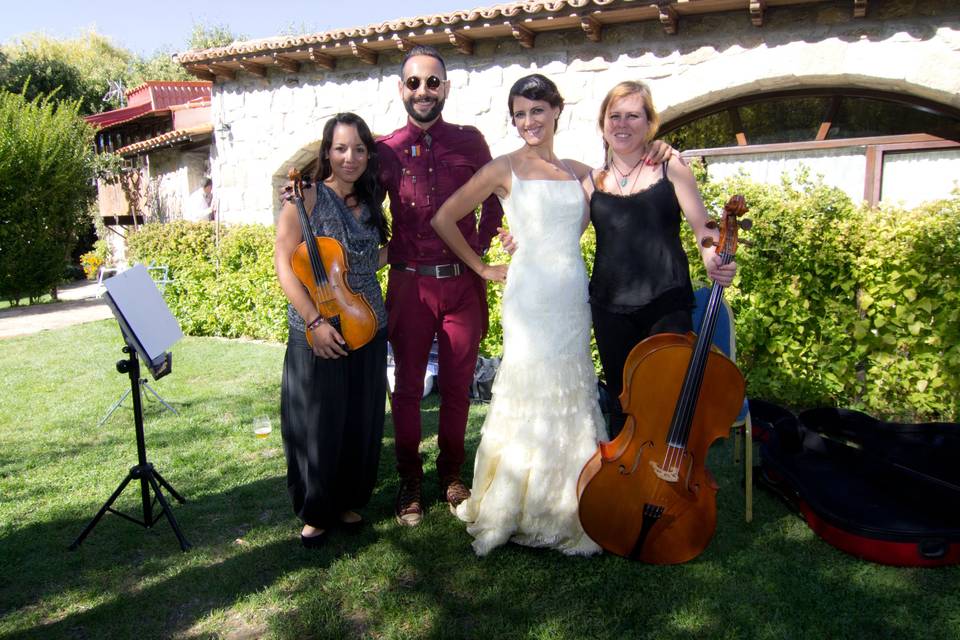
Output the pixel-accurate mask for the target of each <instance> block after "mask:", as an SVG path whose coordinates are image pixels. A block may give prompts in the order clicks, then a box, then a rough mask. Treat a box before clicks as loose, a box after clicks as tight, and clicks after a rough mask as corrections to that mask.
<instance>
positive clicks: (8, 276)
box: [0, 91, 94, 303]
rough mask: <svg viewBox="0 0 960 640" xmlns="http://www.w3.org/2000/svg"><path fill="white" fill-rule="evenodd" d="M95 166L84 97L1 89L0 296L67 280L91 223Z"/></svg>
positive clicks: (32, 293)
mask: <svg viewBox="0 0 960 640" xmlns="http://www.w3.org/2000/svg"><path fill="white" fill-rule="evenodd" d="M93 167H94V153H93V130H92V129H91V128H90V126H89V125H87V123H86V122H84V120H83V118H82V117H81V116H80V103H79V101H73V102H70V101H60V102H56V101H54V100H52V99H50V97H39V96H38V97H35V98H33V99H32V100H28V99H27V98H25V97H24V96H23V95H21V94H17V93H8V92H4V91H0V296H2V297H4V298H6V299H8V300H10V301H11V302H12V303H16V301H17V300H19V299H20V298H30V299H31V301H33V300H35V299H37V298H39V297H40V296H41V295H42V294H44V293H47V292H49V291H50V290H51V289H54V288H55V287H56V285H57V284H58V283H59V282H60V281H61V279H62V278H63V275H64V272H65V268H66V265H67V261H68V259H69V256H70V252H71V250H72V248H73V246H74V244H75V243H76V241H77V235H78V233H79V232H80V230H82V229H83V227H84V225H85V224H86V223H87V222H88V219H87V217H86V211H87V207H88V206H89V205H90V203H91V202H92V200H93V195H94V193H93V189H92V188H91V178H92V176H93ZM54 290H55V289H54Z"/></svg>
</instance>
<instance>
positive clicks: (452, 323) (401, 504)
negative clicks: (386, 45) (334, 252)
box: [377, 45, 503, 526]
mask: <svg viewBox="0 0 960 640" xmlns="http://www.w3.org/2000/svg"><path fill="white" fill-rule="evenodd" d="M399 90H400V99H401V100H402V101H403V105H404V107H405V108H406V110H407V114H408V116H409V117H408V118H407V123H406V125H405V126H403V127H401V128H400V129H397V130H396V131H394V132H393V133H391V134H390V135H387V136H384V137H382V138H380V139H379V140H378V141H377V151H378V153H379V156H380V168H381V170H380V181H381V185H382V186H383V188H384V190H385V191H386V192H387V194H388V195H389V196H390V212H391V215H392V218H393V225H392V237H391V240H390V244H389V262H390V275H389V283H388V285H387V298H386V306H387V313H388V332H389V333H388V335H389V340H390V344H391V346H392V348H393V354H394V360H395V363H396V370H395V373H396V377H395V381H396V382H395V385H394V390H393V394H392V396H391V404H392V413H393V423H394V429H395V432H396V452H397V470H398V471H399V473H400V491H399V494H398V496H397V502H396V506H395V515H396V520H397V522H398V523H399V524H401V525H404V526H416V525H418V524H419V523H420V521H421V520H422V518H423V501H422V497H421V484H422V478H423V464H422V460H421V457H420V453H419V447H420V437H421V427H420V425H421V421H420V399H421V398H422V395H423V381H424V373H425V371H426V367H427V359H428V356H429V353H430V347H431V345H432V344H433V338H434V335H436V337H437V342H438V346H439V377H438V386H439V387H440V425H439V437H438V440H439V446H440V455H439V457H438V458H437V472H438V475H439V477H440V486H441V490H442V498H443V499H444V500H445V501H446V502H447V503H448V504H449V506H450V509H451V510H454V509H455V508H456V506H457V505H458V504H460V503H461V502H462V501H463V500H465V499H466V498H468V497H469V496H470V490H469V489H468V488H467V486H466V485H465V484H464V483H463V481H462V480H461V478H460V467H461V466H462V464H463V461H464V447H463V440H464V432H465V431H466V425H467V413H468V410H469V406H470V403H469V397H468V391H469V386H470V383H471V382H472V380H473V373H474V369H475V367H476V362H477V352H478V350H479V345H480V340H481V338H482V337H483V334H484V332H485V331H486V327H487V299H486V287H485V284H484V283H483V281H482V280H481V279H480V278H479V277H478V276H477V275H476V274H475V273H474V272H473V271H472V270H470V269H468V268H466V267H465V266H464V265H463V263H462V262H460V260H459V259H458V258H457V257H456V256H455V255H454V254H453V253H452V252H451V251H450V250H449V248H448V247H447V245H446V244H445V243H444V242H443V240H441V239H440V238H439V237H438V236H437V234H436V233H435V232H434V230H433V227H431V226H430V219H431V218H433V215H434V214H435V213H436V212H437V210H438V209H439V208H440V205H442V204H443V202H444V201H445V200H446V199H447V198H448V197H450V196H451V195H452V194H453V192H455V191H456V190H457V189H459V188H460V187H461V186H462V185H463V184H464V183H466V182H467V180H469V179H470V177H471V176H472V175H473V174H474V173H476V172H477V171H478V170H479V169H480V167H482V166H483V165H484V164H486V163H487V162H488V161H489V160H490V150H489V148H488V147H487V143H486V141H484V139H483V135H482V134H481V133H480V132H479V131H478V130H477V129H476V128H474V127H469V126H459V125H453V124H449V123H447V122H445V121H444V120H443V118H442V117H441V115H440V114H441V112H442V111H443V106H444V102H445V100H446V98H447V95H448V94H449V92H450V81H449V80H447V73H446V66H445V64H444V62H443V59H442V58H441V57H440V54H439V53H438V52H437V50H436V49H434V48H433V47H429V46H419V45H418V46H416V47H414V48H412V49H411V50H410V51H409V52H408V53H407V55H406V56H405V57H404V59H403V62H402V63H401V65H400V85H399ZM502 218H503V210H502V209H501V207H500V202H499V201H498V200H497V198H496V197H491V198H490V199H488V200H487V201H486V202H484V203H483V207H482V212H481V214H480V223H479V228H478V225H477V221H476V217H475V216H474V215H470V216H467V217H465V218H464V219H463V220H461V221H460V230H461V231H462V232H463V235H464V237H465V238H466V239H467V241H468V242H469V243H470V245H471V246H472V247H473V249H474V250H475V251H476V252H477V253H478V254H482V253H483V252H484V251H485V250H486V249H487V248H488V247H489V246H490V240H491V239H492V238H493V236H494V235H496V234H497V227H498V226H499V225H500V223H501V220H502Z"/></svg>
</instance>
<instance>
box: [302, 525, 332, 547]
mask: <svg viewBox="0 0 960 640" xmlns="http://www.w3.org/2000/svg"><path fill="white" fill-rule="evenodd" d="M326 540H327V530H326V529H324V530H323V531H322V532H321V533H318V534H316V535H312V536H305V535H303V534H302V533H301V534H300V544H302V545H303V546H304V548H305V549H319V548H320V547H322V546H323V543H324V542H326Z"/></svg>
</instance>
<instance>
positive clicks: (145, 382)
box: [97, 378, 180, 427]
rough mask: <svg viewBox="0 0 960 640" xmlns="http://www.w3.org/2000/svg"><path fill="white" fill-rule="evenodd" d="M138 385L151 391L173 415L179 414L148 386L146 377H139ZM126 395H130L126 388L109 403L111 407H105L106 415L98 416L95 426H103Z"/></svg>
mask: <svg viewBox="0 0 960 640" xmlns="http://www.w3.org/2000/svg"><path fill="white" fill-rule="evenodd" d="M140 386H142V387H146V389H147V390H148V391H149V392H150V393H152V394H153V395H154V396H155V397H156V398H157V400H158V401H159V402H160V404H162V405H163V406H165V407H166V408H167V410H168V411H171V412H173V415H175V416H178V415H180V414H179V413H177V410H176V409H174V408H173V407H171V406H170V405H169V404H167V401H166V400H164V399H163V398H161V397H160V394H159V393H157V392H156V390H155V389H154V388H153V387H151V386H150V383H149V382H147V379H146V378H140ZM128 395H130V389H127V390H126V391H124V392H123V395H121V396H120V399H119V400H117V401H116V402H114V403H113V405H111V407H110V408H109V409H107V413H106V415H104V416H103V417H102V418H100V422H98V423H97V427H102V426H103V423H104V422H106V421H107V420H109V419H110V416H112V415H113V412H114V411H116V410H117V409H119V408H120V405H121V404H123V401H124V400H126V399H127V396H128Z"/></svg>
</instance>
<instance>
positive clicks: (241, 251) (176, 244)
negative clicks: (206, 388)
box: [127, 221, 287, 341]
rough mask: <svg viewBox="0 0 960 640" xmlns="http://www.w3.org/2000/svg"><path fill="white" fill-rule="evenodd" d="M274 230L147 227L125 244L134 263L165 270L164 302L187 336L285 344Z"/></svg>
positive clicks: (260, 227)
mask: <svg viewBox="0 0 960 640" xmlns="http://www.w3.org/2000/svg"><path fill="white" fill-rule="evenodd" d="M273 239H274V231H273V228H272V227H267V226H264V225H239V226H228V227H222V228H221V234H220V246H219V249H217V248H216V246H215V244H216V243H215V241H214V225H212V224H210V223H208V222H182V221H181V222H173V223H169V224H148V225H145V226H144V227H142V228H141V229H140V231H138V232H136V233H134V234H131V236H130V237H129V239H128V241H127V242H128V257H129V259H130V260H131V261H132V262H142V263H145V264H149V263H151V262H154V263H156V264H165V265H168V266H169V267H170V277H171V278H172V279H173V282H172V283H170V284H169V285H168V286H167V288H166V291H165V297H166V299H167V303H168V305H169V306H170V309H171V310H172V311H173V313H174V315H175V316H176V317H177V319H178V320H179V321H180V326H181V327H182V328H183V331H184V332H185V333H187V334H190V335H202V336H224V337H228V338H239V337H247V338H257V339H263V340H276V341H283V340H286V336H287V324H286V317H287V316H286V299H285V298H284V296H283V291H282V290H281V289H280V285H279V283H278V282H277V278H276V276H275V275H274V270H273Z"/></svg>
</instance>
